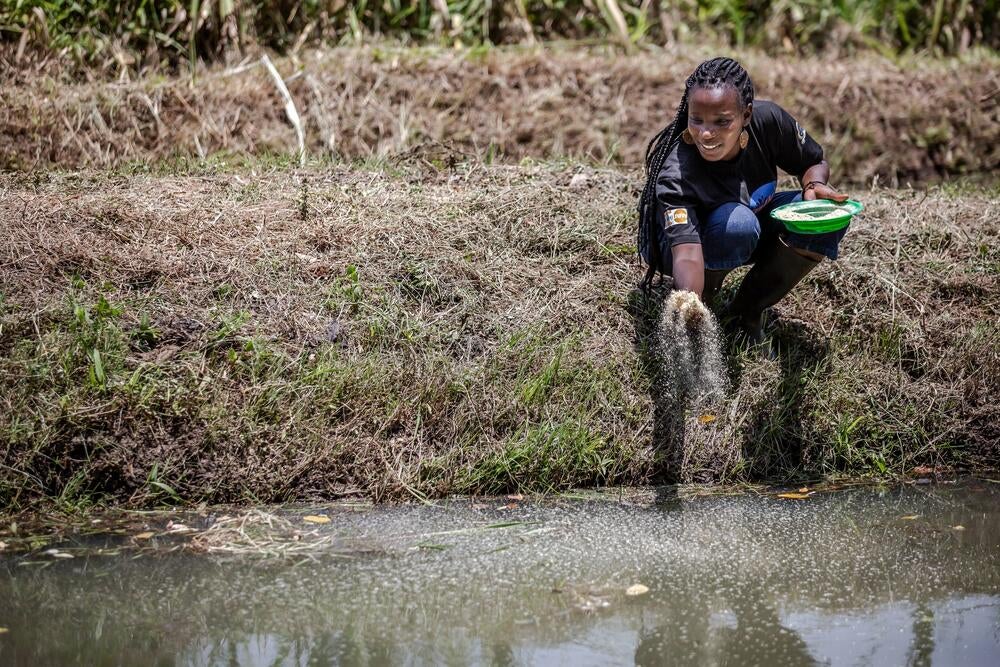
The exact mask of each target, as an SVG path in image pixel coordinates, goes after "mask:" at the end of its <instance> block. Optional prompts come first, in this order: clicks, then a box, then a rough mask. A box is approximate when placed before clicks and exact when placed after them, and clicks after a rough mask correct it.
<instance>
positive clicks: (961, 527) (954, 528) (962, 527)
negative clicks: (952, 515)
mask: <svg viewBox="0 0 1000 667" xmlns="http://www.w3.org/2000/svg"><path fill="white" fill-rule="evenodd" d="M951 529H952V530H965V526H952V527H951Z"/></svg>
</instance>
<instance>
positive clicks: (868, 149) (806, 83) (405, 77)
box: [0, 47, 1000, 185]
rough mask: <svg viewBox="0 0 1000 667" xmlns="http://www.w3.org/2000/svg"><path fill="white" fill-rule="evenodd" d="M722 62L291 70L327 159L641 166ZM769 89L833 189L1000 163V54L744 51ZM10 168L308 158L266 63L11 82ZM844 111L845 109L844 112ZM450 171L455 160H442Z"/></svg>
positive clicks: (440, 61) (7, 112)
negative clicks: (890, 56)
mask: <svg viewBox="0 0 1000 667" xmlns="http://www.w3.org/2000/svg"><path fill="white" fill-rule="evenodd" d="M711 55H715V54H714V53H708V52H707V51H706V52H704V53H698V52H693V51H692V50H690V49H688V50H686V51H685V52H684V53H673V52H669V51H656V52H649V53H639V54H635V55H628V56H625V55H622V54H619V53H616V52H614V51H608V50H599V49H595V50H593V51H591V52H586V51H582V50H580V49H575V50H561V49H558V48H549V49H529V50H509V51H505V50H499V49H493V50H482V49H474V50H466V51H459V52H454V51H446V50H440V49H427V50H423V51H417V50H413V49H410V50H403V49H393V48H390V47H384V48H380V47H368V48H359V49H338V50H333V51H315V52H311V53H309V54H308V55H307V56H304V57H303V59H302V60H301V61H299V60H295V61H285V62H283V63H280V64H279V68H280V69H281V71H282V73H283V74H284V76H285V77H286V78H287V80H288V86H289V89H290V91H291V94H292V97H293V98H294V100H295V105H296V108H297V111H298V113H299V114H300V115H301V116H302V117H303V120H304V123H305V133H306V137H305V138H306V145H307V149H308V152H309V154H310V155H311V156H312V157H314V158H328V159H333V160H335V161H341V162H344V161H346V162H350V161H354V160H365V159H369V158H372V157H386V156H398V155H403V154H406V153H407V152H409V151H411V150H414V149H419V150H421V151H422V152H423V153H425V154H426V153H427V152H428V150H429V148H430V147H431V146H434V145H437V144H446V145H447V146H448V147H449V149H448V151H447V152H446V154H447V155H458V156H459V157H460V159H476V160H480V161H485V162H491V161H505V162H516V161H518V160H521V159H522V158H525V157H532V158H536V159H563V158H565V157H567V156H569V157H573V158H577V159H584V160H589V161H593V162H597V163H613V164H624V165H629V166H634V165H638V164H639V163H640V162H641V159H642V154H643V151H644V149H645V147H646V142H647V141H648V139H649V138H650V137H651V136H652V135H653V134H654V133H655V132H656V131H658V130H659V129H660V128H661V127H662V126H663V125H665V124H666V123H667V122H669V120H670V119H671V118H672V115H673V112H674V110H675V107H676V104H677V102H678V100H679V97H680V93H681V90H682V85H683V81H684V78H685V77H686V76H687V75H688V74H689V73H690V72H691V71H692V70H693V68H694V67H695V65H696V64H697V62H699V61H700V60H701V59H702V58H704V57H708V56H711ZM741 58H743V60H744V62H745V64H746V65H747V67H748V69H749V71H750V73H751V75H752V76H753V77H754V79H755V81H756V84H757V88H758V93H759V95H760V96H761V97H762V98H769V99H774V100H776V101H778V102H779V103H782V104H784V105H786V106H787V108H789V109H790V110H792V111H793V112H794V113H795V115H796V116H797V117H798V118H799V119H800V120H801V121H802V122H803V124H804V126H805V127H807V128H808V129H809V130H810V131H811V132H812V133H813V134H814V135H815V136H816V137H817V138H818V139H819V140H820V142H821V143H822V144H823V145H824V146H825V147H826V149H827V155H828V159H829V160H830V161H831V162H832V163H833V164H834V166H835V172H834V174H835V178H836V179H837V180H838V182H845V181H852V182H854V183H865V184H867V183H870V181H871V179H872V178H873V177H875V176H878V177H879V178H880V179H881V183H883V184H887V185H894V184H896V183H902V184H904V185H905V183H906V182H907V181H912V182H914V183H916V182H918V181H924V180H927V179H939V178H941V177H944V176H948V175H954V174H975V173H983V172H985V173H989V172H992V171H995V170H997V169H998V168H1000V95H997V90H998V89H1000V79H998V78H997V74H996V72H997V63H998V61H997V58H996V57H995V56H990V55H985V54H978V55H975V56H969V57H968V58H966V59H964V60H929V59H921V58H913V59H910V60H903V61H899V62H892V61H889V60H884V59H879V58H877V57H874V56H872V57H868V58H861V59H857V60H844V61H833V62H831V61H830V60H829V59H794V60H789V61H780V60H774V59H772V58H770V57H763V56H760V55H754V54H753V53H748V54H745V55H742V56H741ZM0 77H2V80H3V84H4V85H3V86H2V90H0V101H2V104H0V155H2V156H3V158H2V159H3V161H4V162H3V163H0V166H2V167H6V168H8V169H18V170H33V169H46V168H50V167H52V166H57V167H59V168H68V167H97V168H109V167H110V168H124V169H126V170H128V169H137V168H138V169H144V168H148V165H150V164H153V163H157V162H159V161H163V160H173V161H175V162H180V161H183V160H186V159H190V158H192V157H193V158H205V157H209V158H213V159H215V158H219V156H220V155H221V156H226V155H229V156H232V155H257V156H261V155H267V154H274V153H285V152H288V151H289V150H291V149H292V147H294V146H295V141H296V138H295V132H294V131H293V129H292V128H291V127H290V126H289V124H288V121H287V119H286V115H285V112H284V102H283V100H282V99H281V97H280V96H279V93H278V91H277V90H276V88H275V85H274V82H273V81H272V80H271V79H270V78H269V76H268V74H267V72H266V71H265V70H264V68H262V67H259V66H257V64H256V61H255V62H254V63H253V64H252V66H249V67H243V68H234V69H232V70H226V71H221V70H215V71H212V72H208V73H205V74H204V75H202V76H200V77H199V78H198V79H197V82H196V83H195V84H194V85H192V82H191V81H190V80H189V79H187V78H184V77H181V78H174V79H162V78H160V79H152V80H149V79H146V80H141V81H139V82H132V83H130V82H118V83H107V82H104V83H101V82H77V81H73V80H60V79H59V78H57V77H56V78H54V75H53V73H52V69H51V68H49V69H46V70H45V71H37V72H36V71H30V70H26V69H14V70H11V69H6V70H2V71H0ZM845 110H849V113H845ZM440 159H444V158H443V157H442V158H440Z"/></svg>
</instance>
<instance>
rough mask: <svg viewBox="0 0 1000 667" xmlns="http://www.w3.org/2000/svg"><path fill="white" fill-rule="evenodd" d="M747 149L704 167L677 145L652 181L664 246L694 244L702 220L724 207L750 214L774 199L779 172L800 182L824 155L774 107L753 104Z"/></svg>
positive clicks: (698, 158)
mask: <svg viewBox="0 0 1000 667" xmlns="http://www.w3.org/2000/svg"><path fill="white" fill-rule="evenodd" d="M747 130H748V132H749V134H750V141H749V142H748V143H747V147H746V148H744V149H743V150H741V151H740V154H739V155H738V156H736V157H735V158H733V159H732V160H727V161H719V162H708V161H707V160H705V159H703V158H702V157H701V154H700V153H699V152H698V149H697V148H696V147H694V146H691V145H688V144H686V143H684V142H683V141H679V142H678V143H677V145H676V146H675V147H674V149H673V150H672V151H671V152H670V154H669V155H668V156H667V159H666V161H665V162H664V163H663V169H661V170H660V174H659V176H658V177H657V179H656V200H657V220H659V221H661V222H662V223H663V224H664V226H665V229H666V240H667V245H670V246H674V245H677V244H678V243H699V242H700V237H699V236H698V226H699V224H700V222H701V220H703V219H705V218H706V217H707V215H708V214H709V213H710V212H711V211H713V210H714V209H716V208H718V207H719V206H721V205H722V204H725V203H728V202H739V203H741V204H745V205H746V206H748V207H750V208H751V209H753V210H754V211H759V210H760V209H762V208H764V207H765V206H766V205H767V203H768V202H769V201H770V200H771V197H773V196H774V192H775V190H776V189H777V185H778V171H777V168H778V167H780V168H781V169H782V170H784V171H786V172H788V173H789V174H792V175H793V176H797V177H800V178H801V176H802V175H803V174H804V173H805V172H806V170H807V169H809V167H811V166H813V165H814V164H817V163H819V162H821V161H822V160H823V149H822V148H821V147H820V145H819V144H817V143H816V142H815V141H814V140H813V139H812V137H810V136H809V135H808V134H806V131H805V128H803V127H801V126H800V125H799V124H798V122H796V120H795V119H794V118H792V116H791V115H790V114H789V113H788V112H787V111H785V110H784V109H782V108H781V107H780V106H778V105H777V104H775V103H774V102H768V101H766V100H756V101H754V103H753V113H752V114H751V117H750V126H749V127H748V128H747Z"/></svg>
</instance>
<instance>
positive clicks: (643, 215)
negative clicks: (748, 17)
mask: <svg viewBox="0 0 1000 667" xmlns="http://www.w3.org/2000/svg"><path fill="white" fill-rule="evenodd" d="M720 86H732V87H733V88H735V89H736V92H737V94H738V95H739V97H740V108H741V109H742V108H744V107H745V106H746V105H747V104H750V103H752V102H753V100H754V87H753V82H752V81H751V80H750V75H749V74H748V73H747V71H746V70H745V69H743V67H742V66H741V65H740V64H739V63H738V62H736V61H735V60H733V59H732V58H712V59H711V60H706V61H705V62H703V63H701V64H700V65H698V67H697V68H695V71H694V72H693V73H692V74H691V76H689V77H688V78H687V81H685V82H684V94H683V95H682V96H681V101H680V104H678V105H677V112H676V113H675V114H674V119H673V120H672V121H671V122H670V124H669V125H667V126H666V127H664V128H663V129H662V130H660V131H659V132H658V133H657V134H656V136H654V137H653V138H652V139H651V140H650V142H649V144H648V145H647V146H646V184H645V186H644V187H643V189H642V195H641V196H640V197H639V205H638V211H639V234H638V248H639V249H640V250H641V249H642V248H644V247H645V248H646V252H647V260H648V264H649V269H648V270H647V271H646V275H645V277H644V278H643V279H642V282H641V283H640V286H641V287H642V288H643V289H648V288H649V287H651V286H652V284H653V278H654V277H655V275H656V273H657V272H659V271H660V243H659V229H660V225H659V221H658V220H656V180H657V178H658V177H659V175H660V170H662V169H663V164H664V163H665V162H666V160H667V156H669V155H670V153H671V152H672V151H673V149H674V146H676V145H677V142H678V141H680V138H681V134H682V133H683V132H684V130H685V129H686V128H687V124H688V97H689V95H690V91H691V89H692V88H695V87H698V88H714V87H720Z"/></svg>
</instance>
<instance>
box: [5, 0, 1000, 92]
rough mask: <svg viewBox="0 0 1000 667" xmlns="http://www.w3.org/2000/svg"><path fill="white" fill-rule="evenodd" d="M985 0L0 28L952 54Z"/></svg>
mask: <svg viewBox="0 0 1000 667" xmlns="http://www.w3.org/2000/svg"><path fill="white" fill-rule="evenodd" d="M997 11H998V7H997V3H996V2H995V0H988V1H986V2H980V3H970V2H967V1H965V0H937V1H936V2H933V3H920V2H916V1H915V0H840V1H838V2H829V1H818V2H808V3H792V2H788V1H787V0H767V1H765V2H760V1H757V2H750V1H749V0H699V1H698V2H684V3H650V2H635V1H629V0H601V1H600V2H597V3H593V2H580V1H578V0H545V1H537V0H535V1H524V2H521V1H518V2H512V3H491V2H486V1H485V0H454V1H452V2H433V1H432V0H406V1H403V0H391V1H388V2H381V3H368V2H361V3H357V2H349V3H332V2H328V1H326V0H303V1H300V2H296V3H293V4H292V5H291V8H289V7H288V6H286V5H280V3H279V4H278V5H276V4H275V3H266V2H250V1H234V0H218V1H215V0H194V1H193V2H186V1H185V0H169V1H166V2H157V3H153V2H135V3H117V2H110V1H109V0H98V1H97V2H91V3H87V4H86V5H81V4H80V3H76V2H68V1H67V0H36V1H33V2H26V1H23V0H11V1H9V2H6V3H4V5H3V6H2V7H0V36H2V37H3V38H4V39H6V40H7V41H8V42H10V46H11V50H12V51H14V52H15V53H16V56H15V58H16V60H17V61H20V60H22V59H23V58H24V57H25V56H24V54H25V51H26V49H27V50H29V51H30V50H31V49H29V48H28V47H35V48H36V49H41V50H43V51H46V52H49V53H56V52H57V53H60V54H61V55H63V56H65V55H70V56H72V57H73V58H74V59H75V60H76V61H77V62H79V63H81V64H86V65H89V66H91V67H93V66H94V65H97V66H99V67H100V69H103V70H105V71H111V72H115V73H117V74H118V75H120V76H127V75H128V73H129V72H134V71H136V70H143V69H146V70H149V69H153V70H159V69H164V68H167V69H169V68H181V67H185V66H187V67H191V68H192V70H193V69H194V67H193V66H194V65H195V64H196V63H197V62H198V61H199V60H202V59H204V60H210V61H216V60H220V59H225V58H227V57H228V58H230V59H232V58H236V59H238V58H239V57H242V56H243V55H244V54H245V53H246V52H247V51H252V50H255V49H259V48H261V47H263V48H270V49H276V50H278V51H279V52H282V53H288V54H292V55H295V54H297V53H298V52H299V51H300V50H301V49H302V47H303V45H312V44H323V43H325V44H333V45H348V44H351V45H356V44H359V43H363V42H366V41H370V40H371V39H373V38H378V39H385V38H390V39H397V40H403V41H405V42H407V43H411V44H412V43H437V44H446V45H448V46H452V45H467V46H472V47H473V49H472V53H473V57H477V56H478V54H480V53H481V52H482V50H483V49H484V47H485V46H486V45H489V44H511V43H525V44H534V43H535V42H536V40H557V39H575V40H581V39H597V40H600V41H606V42H615V43H618V44H619V45H620V46H622V47H624V48H626V49H632V48H634V47H635V46H637V45H642V46H646V45H660V44H678V43H680V44H685V45H690V44H691V43H695V42H699V41H704V40H705V39H709V38H710V39H713V40H716V41H718V42H720V43H721V44H720V46H724V47H729V48H738V49H744V48H746V47H748V46H755V47H759V48H763V49H767V50H770V51H772V52H774V51H780V52H784V53H800V54H801V53H813V54H815V53H825V54H827V55H830V54H831V53H838V54H839V53H846V54H853V53H856V52H858V51H877V52H880V53H883V54H893V53H901V52H913V51H923V50H926V51H930V52H933V53H945V54H956V53H962V52H966V51H968V50H969V48H970V46H976V45H983V46H986V47H988V48H993V49H996V48H998V47H1000V31H998V30H997V29H996V27H995V26H996V23H997V21H996V19H997Z"/></svg>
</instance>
